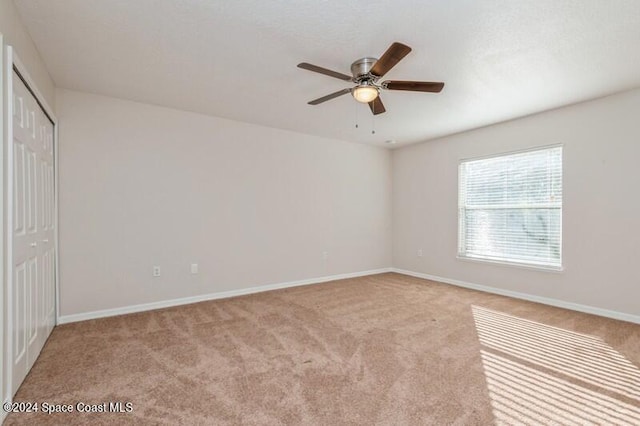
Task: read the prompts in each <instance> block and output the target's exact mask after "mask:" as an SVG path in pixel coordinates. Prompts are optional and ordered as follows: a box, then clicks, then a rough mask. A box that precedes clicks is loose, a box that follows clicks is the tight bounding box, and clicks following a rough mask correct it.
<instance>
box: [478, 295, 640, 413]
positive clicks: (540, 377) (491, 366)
mask: <svg viewBox="0 0 640 426" xmlns="http://www.w3.org/2000/svg"><path fill="white" fill-rule="evenodd" d="M472 312H473V317H474V321H475V325H476V330H477V333H478V336H479V338H480V343H481V344H482V345H483V346H484V347H485V348H486V349H489V350H485V349H482V350H481V357H482V364H483V367H484V371H485V376H486V379H487V386H488V388H489V396H490V398H491V404H492V408H493V412H494V416H495V419H496V423H497V424H541V423H543V424H563V425H571V424H575V425H585V424H612V425H631V424H640V369H638V368H637V367H636V366H635V365H634V364H632V363H631V362H630V361H629V360H627V359H626V358H625V357H624V356H623V355H622V354H620V353H619V352H617V351H616V350H615V349H613V348H612V347H611V346H609V345H608V344H607V343H605V342H604V341H603V340H602V339H600V338H598V337H595V336H590V335H586V334H581V333H575V332H572V331H569V330H564V329H561V328H557V327H552V326H548V325H545V324H541V323H538V322H535V321H530V320H526V319H523V318H519V317H516V316H513V315H508V314H505V313H501V312H497V311H492V310H490V309H486V308H481V307H478V306H472ZM536 366H539V367H541V368H535V367H536Z"/></svg>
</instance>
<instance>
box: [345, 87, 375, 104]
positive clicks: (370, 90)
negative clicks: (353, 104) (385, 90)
mask: <svg viewBox="0 0 640 426" xmlns="http://www.w3.org/2000/svg"><path fill="white" fill-rule="evenodd" d="M379 93H380V89H378V88H377V87H375V86H373V85H369V84H362V85H360V86H356V87H355V88H354V89H353V90H352V91H351V94H352V95H353V97H354V98H355V100H356V101H358V102H362V103H363V104H368V103H369V102H371V101H373V100H374V99H375V98H377V97H378V94H379Z"/></svg>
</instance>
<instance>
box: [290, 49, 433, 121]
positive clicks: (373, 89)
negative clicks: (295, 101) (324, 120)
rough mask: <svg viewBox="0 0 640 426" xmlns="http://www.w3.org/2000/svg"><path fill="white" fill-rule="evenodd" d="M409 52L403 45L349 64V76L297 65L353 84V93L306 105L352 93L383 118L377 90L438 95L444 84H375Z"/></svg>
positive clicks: (337, 94) (343, 91)
mask: <svg viewBox="0 0 640 426" xmlns="http://www.w3.org/2000/svg"><path fill="white" fill-rule="evenodd" d="M409 52H411V48H410V47H409V46H407V45H404V44H402V43H398V42H396V43H393V44H392V45H391V46H390V47H389V48H388V49H387V51H386V52H384V53H383V55H382V56H381V57H380V59H376V58H372V57H365V58H361V59H358V60H357V61H355V62H354V63H353V64H351V74H352V75H351V76H348V75H347V74H343V73H340V72H337V71H332V70H329V69H326V68H322V67H319V66H317V65H312V64H309V63H307V62H301V63H299V64H298V68H302V69H306V70H308V71H313V72H317V73H320V74H324V75H328V76H329V77H333V78H337V79H340V80H343V81H350V82H353V83H356V86H355V87H354V88H352V89H342V90H339V91H337V92H334V93H331V94H329V95H326V96H323V97H321V98H318V99H314V100H312V101H310V102H308V104H309V105H318V104H321V103H323V102H326V101H328V100H331V99H334V98H337V97H338V96H342V95H345V94H347V93H351V95H352V96H353V98H354V99H355V100H356V101H358V102H361V103H366V104H369V108H370V109H371V112H372V113H373V114H374V115H377V114H382V113H383V112H385V111H386V109H385V107H384V104H383V103H382V100H381V99H380V90H381V89H384V90H407V91H412V92H431V93H439V92H440V91H441V90H442V88H443V87H444V83H440V82H427V81H398V80H387V81H383V82H381V83H378V80H379V79H380V78H381V77H382V76H384V75H385V74H386V73H387V72H389V70H391V68H393V67H394V66H395V65H396V64H397V63H398V62H400V61H401V60H402V58H404V57H405V56H407V55H408V54H409Z"/></svg>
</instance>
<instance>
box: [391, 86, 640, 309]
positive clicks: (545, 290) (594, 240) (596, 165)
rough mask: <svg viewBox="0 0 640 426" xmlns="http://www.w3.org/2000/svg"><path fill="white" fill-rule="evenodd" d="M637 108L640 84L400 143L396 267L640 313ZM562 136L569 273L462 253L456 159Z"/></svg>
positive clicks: (396, 167) (639, 136)
mask: <svg viewBox="0 0 640 426" xmlns="http://www.w3.org/2000/svg"><path fill="white" fill-rule="evenodd" d="M638 111H640V90H636V91H632V92H626V93H623V94H619V95H614V96H610V97H607V98H603V99H600V100H595V101H592V102H588V103H584V104H579V105H575V106H571V107H567V108H562V109H558V110H554V111H549V112H545V113H542V114H538V115H535V116H530V117H527V118H522V119H518V120H514V121H510V122H506V123H502V124H497V125H494V126H490V127H486V128H482V129H478V130H474V131H470V132H466V133H462V134H458V135H453V136H450V137H446V138H442V139H437V140H433V141H429V142H426V143H422V144H419V145H413V146H410V147H406V148H401V149H398V150H395V151H394V152H393V155H392V163H393V165H392V169H393V264H394V267H396V268H400V269H405V270H411V271H414V272H420V273H425V274H430V275H435V276H439V277H444V278H448V279H451V280H459V281H465V282H469V283H473V284H480V285H485V286H490V287H494V288H498V289H505V290H511V291H516V292H521V293H526V294H530V295H534V296H540V297H547V298H553V299H557V300H560V301H565V302H572V303H578V304H582V305H587V306H593V307H597V308H601V309H608V310H613V311H618V312H622V313H627V314H634V315H638V314H640V303H639V301H640V268H638V254H640V248H639V243H638V241H639V239H638V229H640V195H639V187H640V167H638V159H640V120H639V119H638ZM557 143H562V144H564V212H563V221H564V222H563V263H564V267H565V270H564V272H561V273H553V272H542V271H535V270H528V269H521V268H516V267H509V266H499V265H491V264H482V263H476V262H470V261H463V260H457V259H456V252H457V219H458V213H457V166H458V161H459V160H460V159H464V158H472V157H477V156H484V155H492V154H498V153H503V152H509V151H513V150H519V149H523V148H530V147H535V146H543V145H549V144H557ZM419 249H422V250H423V253H424V256H423V257H418V256H417V250H419Z"/></svg>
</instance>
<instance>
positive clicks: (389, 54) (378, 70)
mask: <svg viewBox="0 0 640 426" xmlns="http://www.w3.org/2000/svg"><path fill="white" fill-rule="evenodd" d="M409 52H411V48H410V47H409V46H406V45H404V44H402V43H398V42H395V43H393V44H392V45H391V46H390V47H389V48H388V49H387V51H386V52H384V53H383V54H382V56H381V57H380V59H378V61H377V62H376V63H375V64H374V65H373V67H372V68H371V71H370V72H371V74H373V75H375V76H377V77H382V76H383V75H385V74H386V73H388V72H389V70H390V69H391V68H393V67H395V66H396V64H397V63H398V62H400V60H402V58H404V57H405V56H407V55H408V54H409Z"/></svg>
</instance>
